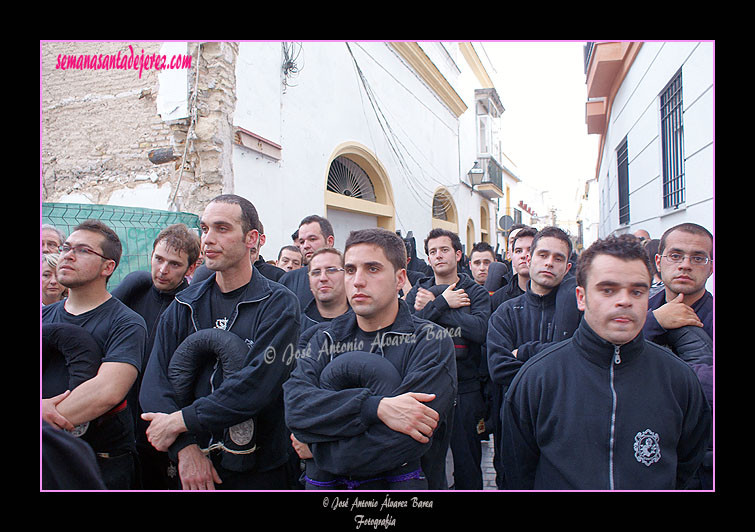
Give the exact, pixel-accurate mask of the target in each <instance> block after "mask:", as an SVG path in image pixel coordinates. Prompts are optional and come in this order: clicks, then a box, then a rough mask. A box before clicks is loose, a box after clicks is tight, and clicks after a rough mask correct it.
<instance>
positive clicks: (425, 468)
mask: <svg viewBox="0 0 755 532" xmlns="http://www.w3.org/2000/svg"><path fill="white" fill-rule="evenodd" d="M344 260H345V264H344V269H345V284H346V293H347V296H348V299H349V303H350V305H351V307H352V310H353V312H352V311H350V312H346V313H345V314H342V315H341V316H338V317H336V318H334V319H333V320H332V321H330V322H324V323H321V324H320V325H317V326H315V327H314V329H315V331H314V334H313V335H312V337H311V340H310V341H309V343H308V345H307V348H306V350H305V351H304V352H302V353H301V354H300V356H299V359H298V360H297V362H296V367H295V369H294V370H293V371H292V372H291V377H290V379H289V380H288V381H286V383H285V384H284V385H283V389H284V395H285V405H286V422H287V424H288V426H289V427H290V428H291V431H292V432H293V434H294V437H295V441H294V444H295V447H296V448H297V450H298V452H299V453H300V456H301V457H302V459H312V460H314V464H315V465H316V469H317V470H318V471H321V472H325V473H327V474H328V475H329V476H330V477H329V480H328V481H327V484H325V485H323V483H322V482H318V479H312V478H308V479H307V487H308V488H313V487H314V486H316V487H325V488H330V489H343V488H344V487H345V486H356V487H359V488H360V489H386V487H385V486H386V483H388V484H390V485H391V486H393V488H394V489H402V486H405V488H404V489H422V488H420V487H417V485H418V484H421V483H425V487H426V488H429V489H445V488H446V487H447V484H446V473H445V456H446V452H447V450H448V437H449V435H450V426H451V424H452V416H453V403H454V397H455V395H456V365H455V361H454V355H453V341H452V339H451V338H450V336H449V335H448V334H446V333H445V331H444V330H443V329H442V328H441V327H439V326H437V325H435V324H434V323H432V322H429V321H427V320H423V319H421V318H418V317H416V316H413V315H412V314H411V313H410V312H409V309H408V307H407V304H406V303H405V302H404V301H402V300H400V299H399V298H398V291H399V290H400V289H401V287H402V286H403V285H404V282H405V281H406V248H405V246H404V243H403V241H402V240H401V238H400V237H398V235H396V234H395V233H392V232H391V231H387V230H385V229H363V230H360V231H352V233H351V234H350V235H349V238H348V239H347V241H346V249H345V252H344ZM353 351H365V352H367V354H368V355H369V356H374V357H379V358H380V359H381V360H386V361H388V362H390V364H392V365H393V366H394V367H395V369H396V370H397V371H398V373H399V374H400V380H401V382H400V384H399V385H398V387H396V388H395V389H394V390H393V392H392V393H391V394H389V395H386V394H376V393H374V392H373V391H372V390H371V388H369V387H365V386H361V387H356V388H354V387H349V388H345V389H337V390H332V389H327V388H325V387H324V386H322V384H321V379H320V377H321V375H322V373H323V371H324V370H325V369H326V368H327V367H328V366H329V365H330V364H331V363H332V362H333V361H336V360H339V358H340V357H341V356H343V355H348V354H349V353H350V352H353ZM376 363H377V362H376ZM418 461H419V462H420V464H421V468H420V469H418V468H417V467H416V466H415V465H414V464H416V463H417V462H418ZM402 468H404V469H405V470H404V469H402ZM389 471H390V472H392V473H391V474H389V475H387V474H386V472H389ZM425 479H426V481H425Z"/></svg>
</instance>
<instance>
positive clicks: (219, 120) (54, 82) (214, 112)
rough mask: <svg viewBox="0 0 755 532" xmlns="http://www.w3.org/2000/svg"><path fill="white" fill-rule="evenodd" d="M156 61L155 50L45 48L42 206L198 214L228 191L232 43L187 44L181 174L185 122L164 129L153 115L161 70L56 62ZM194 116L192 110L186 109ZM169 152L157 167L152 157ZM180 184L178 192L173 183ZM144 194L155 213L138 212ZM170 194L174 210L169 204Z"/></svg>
mask: <svg viewBox="0 0 755 532" xmlns="http://www.w3.org/2000/svg"><path fill="white" fill-rule="evenodd" d="M129 45H131V47H132V48H133V51H134V55H137V54H141V51H142V50H144V53H145V54H151V53H159V52H160V47H161V43H159V42H158V43H140V42H137V43H129V42H118V43H107V42H100V43H72V42H50V43H43V44H42V46H41V61H42V69H41V70H42V83H41V84H42V96H41V98H42V100H41V110H42V138H41V162H42V201H45V202H55V201H61V200H62V201H79V202H81V201H82V200H83V199H84V198H85V199H86V200H88V201H90V202H91V203H97V204H108V203H111V199H112V200H113V201H112V203H116V204H131V205H133V206H149V207H153V208H163V209H171V210H180V211H187V212H195V213H199V212H201V210H202V208H203V207H204V205H205V204H206V202H207V201H208V200H209V199H211V198H212V197H214V196H215V195H217V194H220V193H224V192H232V190H233V167H232V164H231V161H232V158H231V156H232V142H233V124H232V118H233V110H234V108H235V63H236V57H237V55H238V45H237V44H236V43H222V42H221V43H202V44H201V54H200V60H199V63H198V65H199V77H198V78H197V76H196V68H197V61H196V58H197V47H198V46H200V44H199V43H189V44H188V49H187V53H188V54H190V55H191V56H192V66H191V68H190V69H189V70H188V76H187V88H186V90H187V98H188V99H189V101H191V96H192V92H193V91H194V90H195V82H196V90H197V98H196V112H195V114H194V116H195V117H196V122H195V123H194V124H193V128H192V129H193V133H192V134H191V135H190V139H191V140H190V143H189V149H188V150H187V153H186V160H185V162H184V167H183V172H181V158H182V155H183V154H184V146H185V142H186V138H187V133H188V131H189V128H190V126H191V124H192V121H191V117H189V118H185V119H180V120H172V121H164V120H163V119H162V118H161V117H160V115H159V114H158V112H157V106H156V100H157V95H158V93H159V91H160V83H159V79H158V72H157V71H156V70H154V69H151V70H143V71H142V75H141V77H140V76H139V71H138V70H136V71H135V70H119V69H111V70H76V69H67V70H62V69H56V64H57V58H58V56H59V54H64V55H68V54H91V55H99V54H117V52H118V51H120V52H121V54H122V55H123V54H129V53H130V50H129ZM190 114H191V109H190ZM158 149H159V150H163V151H167V150H172V154H173V156H172V157H168V158H167V159H164V160H163V162H161V163H160V164H154V163H153V162H151V161H150V159H149V154H150V153H151V152H153V150H158ZM179 176H180V187H179V192H178V194H177V195H176V194H175V190H176V185H177V184H178V181H179ZM145 188H146V189H147V191H148V193H150V194H151V196H152V197H153V198H158V200H157V201H158V203H159V204H158V205H154V204H150V205H144V204H143V203H144V201H143V199H142V198H144V192H145ZM174 195H175V205H173V204H172V203H171V200H172V199H173V198H174Z"/></svg>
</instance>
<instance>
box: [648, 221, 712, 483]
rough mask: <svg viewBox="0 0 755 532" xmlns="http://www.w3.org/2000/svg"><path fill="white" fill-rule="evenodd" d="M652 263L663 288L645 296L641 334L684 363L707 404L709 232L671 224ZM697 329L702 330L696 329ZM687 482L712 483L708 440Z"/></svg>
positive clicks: (709, 380) (709, 366)
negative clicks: (646, 307) (697, 468)
mask: <svg viewBox="0 0 755 532" xmlns="http://www.w3.org/2000/svg"><path fill="white" fill-rule="evenodd" d="M655 264H656V267H657V268H658V271H659V272H660V274H661V280H662V281H663V284H664V286H665V290H661V291H660V292H658V293H657V294H655V295H654V296H652V297H651V298H650V300H649V301H648V311H647V317H646V320H645V326H644V328H643V334H644V335H645V338H647V339H648V340H651V341H653V342H655V343H657V344H660V345H665V346H667V347H669V348H671V350H672V351H674V352H675V353H676V354H677V355H679V356H680V358H682V359H683V360H684V361H685V362H687V364H689V366H690V367H691V368H692V369H693V370H694V371H695V373H696V374H697V377H698V379H699V380H700V383H701V384H702V386H703V390H704V391H705V394H706V397H707V398H708V401H709V404H710V406H711V407H712V406H713V351H712V346H713V343H712V339H713V295H712V294H711V293H710V292H709V291H708V290H706V289H705V283H706V281H707V280H708V278H709V277H710V276H711V275H712V274H713V235H712V234H711V233H710V231H708V230H707V229H705V228H704V227H702V226H700V225H697V224H694V223H683V224H679V225H676V226H674V227H672V228H671V229H669V230H667V231H666V232H665V233H663V236H662V237H661V241H660V244H659V245H658V254H657V255H656V256H655ZM701 329H702V331H705V334H702V335H699V334H698V333H699V332H700V330H701ZM690 487H691V488H693V489H711V488H712V487H713V448H712V441H710V442H709V445H708V449H707V451H706V454H705V458H704V460H703V464H702V465H701V466H700V469H699V470H698V471H697V472H696V475H695V478H694V479H693V480H692V486H690Z"/></svg>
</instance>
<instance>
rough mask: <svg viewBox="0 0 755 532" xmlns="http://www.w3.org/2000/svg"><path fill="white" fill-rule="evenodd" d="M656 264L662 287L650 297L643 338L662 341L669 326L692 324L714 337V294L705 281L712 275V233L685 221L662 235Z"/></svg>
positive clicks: (673, 327) (675, 327)
mask: <svg viewBox="0 0 755 532" xmlns="http://www.w3.org/2000/svg"><path fill="white" fill-rule="evenodd" d="M655 263H656V266H657V268H658V271H659V272H660V273H661V279H662V280H663V284H664V286H665V290H662V291H661V292H659V293H658V294H656V295H654V296H653V297H651V298H650V301H649V305H648V313H647V320H646V321H645V327H644V329H643V332H644V334H645V338H647V339H649V340H652V341H654V342H656V343H664V340H663V338H662V337H663V336H664V335H665V334H666V333H667V332H668V331H669V330H670V329H678V328H680V327H685V326H689V325H693V326H696V327H702V328H703V330H704V331H705V332H707V333H708V336H710V337H711V338H712V337H713V295H712V294H711V293H710V292H709V291H708V290H706V289H705V283H706V281H707V280H708V278H709V277H710V276H711V275H712V274H713V235H712V234H711V233H710V232H709V231H708V230H707V229H705V228H704V227H702V226H700V225H697V224H694V223H684V224H680V225H677V226H674V227H672V228H671V229H669V230H667V231H666V232H665V233H664V234H663V236H662V237H661V243H660V245H659V247H658V255H656V256H655Z"/></svg>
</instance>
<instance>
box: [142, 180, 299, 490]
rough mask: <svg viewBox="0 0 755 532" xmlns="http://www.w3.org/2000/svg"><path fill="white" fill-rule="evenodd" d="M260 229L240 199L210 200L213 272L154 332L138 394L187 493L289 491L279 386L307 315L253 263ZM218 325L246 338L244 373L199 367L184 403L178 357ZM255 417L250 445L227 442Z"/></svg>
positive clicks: (207, 247)
mask: <svg viewBox="0 0 755 532" xmlns="http://www.w3.org/2000/svg"><path fill="white" fill-rule="evenodd" d="M258 223H259V220H258V216H257V210H256V209H255V207H254V205H252V204H251V203H250V202H249V201H248V200H246V199H244V198H242V197H240V196H236V195H230V194H229V195H221V196H218V197H216V198H214V199H213V200H212V201H210V203H209V204H208V205H207V207H206V208H205V210H204V212H203V213H202V218H201V220H200V227H201V229H202V234H203V236H202V240H203V244H204V253H205V261H206V264H207V266H208V267H209V268H210V269H211V270H213V272H214V273H213V275H211V276H210V277H209V278H208V279H206V280H205V281H202V282H200V283H192V284H191V285H190V286H189V288H187V289H186V290H184V291H183V292H181V293H180V294H178V295H177V296H176V299H175V301H174V302H173V303H171V305H170V306H169V307H168V308H167V309H166V311H165V312H164V313H163V316H162V318H161V320H160V324H159V325H158V329H157V333H156V335H155V343H154V346H153V349H152V354H151V355H150V359H149V362H148V364H147V370H146V372H145V375H144V380H143V382H142V389H141V394H140V401H141V405H142V410H144V412H145V413H144V414H142V418H143V419H144V420H145V421H148V422H149V423H150V426H149V428H148V429H147V438H148V439H149V441H150V443H151V444H152V445H153V446H154V447H155V448H156V449H157V450H159V451H168V452H169V454H170V456H171V459H173V460H174V461H175V462H177V464H178V472H179V476H180V479H181V484H182V487H183V489H195V490H213V489H216V484H218V485H219V487H222V488H225V489H286V487H287V476H286V462H287V460H288V446H289V440H288V430H287V429H286V426H285V421H284V414H283V392H282V385H283V382H284V381H285V380H286V379H287V378H288V375H289V373H290V370H291V368H290V364H288V363H286V360H285V357H284V355H285V353H287V352H289V351H292V350H294V349H295V347H296V341H297V339H298V336H299V326H300V313H299V306H298V305H297V304H296V298H295V296H294V295H293V294H292V293H291V292H290V291H289V290H287V289H285V288H284V287H282V286H281V285H279V284H278V283H275V282H273V281H270V280H268V279H267V278H266V277H264V276H263V275H261V274H260V273H259V271H258V270H256V268H254V267H253V266H252V263H251V262H250V260H249V251H250V249H251V248H252V247H255V246H256V245H257V243H258V240H259V230H258V229H257V227H258ZM213 328H215V329H223V330H224V331H229V332H230V333H233V334H235V335H237V336H238V337H240V338H241V339H242V340H243V343H245V348H244V349H242V350H240V351H243V352H236V353H234V354H235V355H236V356H237V357H240V360H241V364H240V368H238V369H237V370H236V371H234V372H233V373H232V374H230V375H225V374H224V371H213V364H212V362H210V363H208V364H206V365H204V366H202V367H201V368H200V371H199V372H198V377H197V379H196V380H195V397H196V399H194V400H193V401H192V402H191V403H190V404H188V405H184V404H180V402H179V398H178V395H177V393H176V390H175V386H174V381H172V380H171V376H170V374H169V368H170V363H171V359H172V357H173V356H174V353H175V351H176V348H177V347H178V346H179V344H181V343H182V342H183V341H184V340H185V339H186V338H188V337H189V336H190V335H192V334H193V333H195V332H198V331H203V330H205V329H213ZM250 419H253V420H254V430H253V431H252V432H251V433H250V434H246V435H244V436H245V437H244V438H243V440H240V441H245V442H246V443H249V446H248V448H245V449H237V448H236V447H235V446H234V445H233V444H235V443H237V441H236V440H234V439H233V434H231V439H232V440H233V441H230V440H229V439H227V438H226V437H225V433H226V432H227V431H228V429H230V428H232V427H235V426H237V425H239V424H241V423H246V422H247V421H248V420H250ZM249 436H251V437H252V438H253V439H252V440H249ZM251 442H256V443H254V444H253V445H252V444H251ZM246 443H245V444H244V445H246ZM211 444H212V445H211ZM238 445H242V444H240V443H239V444H238Z"/></svg>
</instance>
